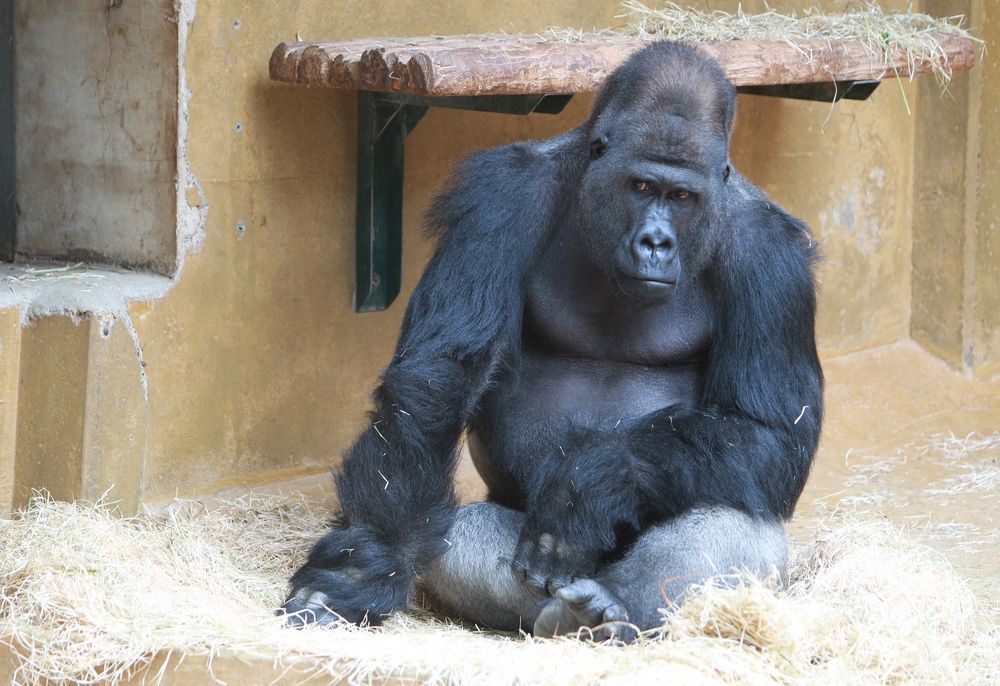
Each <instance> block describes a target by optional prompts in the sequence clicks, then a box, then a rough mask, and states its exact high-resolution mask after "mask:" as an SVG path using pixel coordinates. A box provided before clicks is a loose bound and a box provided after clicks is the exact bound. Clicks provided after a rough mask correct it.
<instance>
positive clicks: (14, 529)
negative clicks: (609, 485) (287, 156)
mask: <svg viewBox="0 0 1000 686" xmlns="http://www.w3.org/2000/svg"><path fill="white" fill-rule="evenodd" d="M327 514H328V513H327V512H325V511H323V510H322V509H320V508H317V507H315V506H313V505H310V504H309V503H308V502H306V501H305V500H301V499H291V498H279V497H256V496H254V497H249V496H248V497H244V498H241V499H238V500H233V501H229V502H227V503H225V504H223V505H222V506H220V507H218V508H215V509H212V510H211V511H208V510H206V509H205V508H203V507H201V506H199V504H198V503H193V502H179V503H177V504H176V505H175V506H174V507H172V508H171V509H170V510H169V512H168V513H167V514H166V515H160V516H140V517H134V518H119V517H117V516H116V515H115V513H114V512H113V509H112V508H111V507H109V506H107V505H103V504H97V505H90V504H84V503H61V502H53V501H51V500H49V499H46V498H42V497H39V498H36V499H35V501H34V502H33V503H32V504H31V506H30V507H29V508H27V509H26V510H25V511H23V512H20V513H17V514H15V515H14V516H13V517H12V518H10V519H4V520H0V640H2V641H3V642H4V643H6V644H7V645H8V646H10V647H11V649H12V650H13V651H14V652H15V653H16V654H17V655H18V656H19V660H20V664H19V667H18V672H17V679H18V681H19V683H25V684H33V683H40V682H42V681H44V680H49V681H50V682H55V683H64V682H74V683H76V682H84V683H94V682H96V681H99V680H103V681H107V682H110V683H115V682H117V681H120V680H122V679H124V678H126V677H127V676H129V675H131V674H134V673H136V672H137V671H140V670H142V669H143V668H144V667H145V666H147V665H148V664H149V662H150V661H151V659H152V658H153V656H154V655H156V654H160V655H162V654H163V653H165V652H172V653H174V654H178V655H187V656H191V655H218V654H226V655H232V654H234V653H235V654H236V655H240V654H244V655H254V656H260V655H265V656H275V661H276V664H278V665H280V664H282V663H283V662H289V661H291V660H293V659H294V661H295V665H296V669H299V670H301V669H303V667H302V665H303V662H305V663H306V664H307V666H308V671H314V672H316V673H319V674H326V675H330V676H333V677H338V678H345V679H347V680H349V681H351V682H353V683H361V682H365V683H367V682H369V681H371V680H376V679H378V678H382V677H389V676H395V677H407V678H414V679H420V680H425V681H427V682H429V683H438V684H452V683H470V684H471V683H475V684H481V683H496V684H513V683H518V684H529V683H559V684H570V683H584V682H593V681H596V680H601V681H602V682H608V683H615V682H620V683H643V682H644V680H646V679H652V678H653V677H654V676H655V677H656V678H657V679H660V680H662V679H664V678H668V677H673V678H675V679H676V680H677V681H678V683H685V684H692V683H742V684H807V683H808V684H826V683H828V684H846V683H871V684H902V683H918V682H919V683H962V684H973V683H989V682H990V681H991V680H994V679H1000V643H998V633H1000V631H998V627H997V626H996V625H995V624H991V620H990V619H989V618H988V615H987V613H986V612H985V610H984V609H983V608H981V607H980V605H979V603H978V602H977V599H976V598H975V596H974V595H973V593H972V592H971V591H970V590H969V587H968V586H967V585H966V583H965V582H964V581H963V580H962V579H961V578H960V577H959V576H958V575H957V574H956V573H955V572H954V571H953V570H952V568H951V567H950V565H949V564H948V562H947V561H946V560H945V559H943V558H942V557H941V556H939V555H938V554H936V553H934V552H933V551H931V550H930V549H928V548H926V547H923V546H920V545H918V544H916V543H914V542H912V541H911V540H909V539H908V538H907V537H906V536H905V535H904V534H902V533H900V532H899V531H897V530H894V529H893V528H891V527H890V526H888V525H887V524H885V523H884V522H879V521H867V522H855V523H832V522H827V524H828V526H826V527H824V528H823V529H821V530H819V531H817V534H816V536H815V542H813V543H811V544H810V545H808V546H807V547H806V548H804V549H803V550H801V551H800V552H799V554H798V556H797V558H796V561H795V562H794V564H793V570H792V583H791V585H790V587H789V588H788V589H786V590H784V591H780V592H775V591H774V590H772V589H770V588H768V587H767V586H766V585H764V584H762V583H759V582H747V583H746V585H745V586H743V587H741V588H738V589H735V590H723V589H719V588H706V589H703V590H702V591H701V592H700V593H698V594H697V595H695V596H694V597H693V598H692V599H691V600H690V601H689V602H688V603H686V604H685V605H684V606H683V608H681V609H680V610H679V611H678V612H676V613H675V614H673V615H672V616H671V617H670V619H669V620H668V629H669V637H668V638H666V639H664V640H644V641H641V642H640V643H638V644H636V645H632V646H629V647H626V648H621V647H613V646H598V645H593V644H589V643H585V642H581V641H577V640H573V639H557V640H535V639H532V638H530V637H518V636H515V635H510V634H498V633H488V632H477V631H474V630H469V629H466V628H462V627H461V626H458V625H457V624H454V623H451V622H448V621H446V620H442V619H438V618H434V617H432V616H430V615H428V614H427V613H426V612H421V611H416V612H414V613H408V614H404V615H400V616H397V617H395V618H393V619H392V620H390V621H389V622H388V624H387V625H386V626H385V627H384V628H381V629H376V630H372V629H357V628H354V627H346V626H343V627H333V628H331V629H320V628H309V629H306V630H301V631H296V630H292V629H286V628H284V627H282V626H281V621H280V619H278V618H276V617H274V616H273V609H274V608H275V607H276V606H277V605H278V604H279V603H280V602H281V600H282V598H283V594H284V592H285V580H286V579H287V577H288V575H289V574H290V572H291V571H292V569H293V568H294V567H295V566H296V565H297V564H298V563H300V562H301V560H302V558H303V555H304V554H305V551H306V550H307V548H308V546H309V544H310V543H311V542H312V541H313V540H314V539H315V537H316V536H318V535H319V533H320V532H321V531H323V529H324V528H325V520H326V517H327ZM310 661H311V662H310ZM149 680H150V681H152V682H155V680H156V675H155V674H154V675H152V676H151V677H150V679H149ZM649 683H651V681H649Z"/></svg>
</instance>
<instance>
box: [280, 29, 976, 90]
mask: <svg viewBox="0 0 1000 686" xmlns="http://www.w3.org/2000/svg"><path fill="white" fill-rule="evenodd" d="M939 42H940V44H941V47H942V48H943V49H944V51H945V54H946V55H947V65H948V69H949V70H950V71H952V72H957V71H965V70H967V69H971V68H972V67H973V66H974V65H975V64H976V50H975V47H974V46H973V44H972V41H970V40H968V39H965V38H959V37H954V36H939ZM646 44H647V42H646V41H642V40H639V39H637V38H632V37H628V36H601V37H600V38H595V39H590V40H584V41H581V42H577V43H556V42H550V41H545V40H543V39H542V38H540V37H537V36H524V35H521V36H516V35H477V36H426V37H421V38H365V39H358V40H349V41H336V42H321V43H281V44H280V45H278V46H277V47H276V48H275V49H274V52H273V54H272V55H271V62H270V73H271V78H272V79H275V80H277V81H288V82H292V83H304V84H309V85H312V86H326V87H331V88H352V89H362V90H371V91H382V92H401V93H412V94H415V95H532V94H547V93H580V92H588V91H594V90H597V88H598V87H599V86H600V84H601V82H602V81H603V80H604V79H605V78H606V77H607V75H608V74H609V73H611V71H612V70H613V69H614V68H615V67H617V66H618V65H619V64H621V63H622V62H623V61H624V60H625V59H626V58H627V57H628V56H629V55H631V54H632V53H633V52H635V51H636V50H638V49H640V48H642V47H643V46H644V45H646ZM698 47H699V48H701V49H702V50H704V51H705V52H706V53H708V54H709V55H711V56H712V57H714V58H715V59H716V60H718V62H719V64H721V65H722V68H723V69H724V70H725V71H726V74H728V76H729V78H730V80H731V81H732V82H733V84H735V85H737V86H749V85H775V84H787V83H818V82H825V81H850V80H861V79H882V78H892V77H907V76H910V75H911V73H912V74H913V75H916V74H925V73H928V72H930V71H932V65H931V64H930V63H928V62H917V63H916V64H914V65H912V66H913V69H912V72H911V65H910V64H909V61H908V59H907V57H906V55H905V54H903V53H902V52H896V53H894V54H892V55H891V56H890V59H889V60H888V62H886V60H885V59H884V58H883V55H882V54H881V53H878V54H875V53H872V52H871V51H870V50H869V49H868V48H867V47H866V46H865V45H864V44H863V43H861V42H860V41H855V40H849V41H824V40H814V41H801V42H799V43H797V44H796V45H795V46H792V45H789V44H788V43H784V42H760V43H758V42H750V41H731V42H726V43H701V44H698Z"/></svg>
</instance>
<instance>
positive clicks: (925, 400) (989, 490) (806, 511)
mask: <svg viewBox="0 0 1000 686" xmlns="http://www.w3.org/2000/svg"><path fill="white" fill-rule="evenodd" d="M824 371H825V373H826V379H827V390H826V422H825V424H824V429H823V439H822V442H821V445H820V452H819V456H818V458H817V461H816V465H815V467H814V468H813V473H812V475H811V476H810V479H809V483H808V484H807V486H806V490H805V492H804V493H803V495H802V498H801V500H800V501H799V506H798V511H797V514H796V517H795V519H794V520H793V522H792V525H791V527H790V529H791V534H792V538H793V540H794V539H795V537H796V535H801V534H802V532H804V531H806V530H808V529H809V528H810V527H811V526H812V525H813V524H814V523H815V521H816V519H817V518H819V517H822V516H828V514H829V512H830V511H831V510H833V509H838V508H840V509H842V510H845V511H847V512H858V513H868V514H871V513H879V514H882V515H884V516H885V517H886V518H888V520H889V521H891V522H893V523H895V524H898V525H907V526H908V527H910V530H911V531H912V533H913V534H914V535H915V537H916V538H917V539H918V540H921V541H923V542H925V543H927V544H929V545H930V546H932V547H934V548H936V549H938V550H940V551H941V552H942V553H944V554H945V555H946V556H947V557H948V558H949V559H950V560H951V562H952V564H954V565H955V567H956V569H957V570H958V571H959V572H960V573H961V574H962V575H963V576H966V577H967V578H968V579H969V580H970V582H971V583H972V585H973V587H974V588H975V590H976V591H977V592H978V593H979V595H980V597H982V598H984V599H990V600H992V601H993V602H994V603H995V602H996V601H997V600H1000V593H998V590H1000V379H994V380H992V381H976V380H972V379H969V378H966V377H964V376H962V375H960V374H958V373H956V372H954V371H952V370H951V369H950V368H949V367H947V366H946V365H945V364H944V363H943V362H941V361H940V360H938V359H936V358H934V357H932V356H931V355H929V354H928V353H926V352H925V351H923V350H922V349H921V348H920V347H918V346H917V345H915V344H913V343H910V342H906V343H899V344H895V345H891V346H886V347H883V348H878V349H874V350H868V351H863V352H860V353H855V354H851V355H846V356H843V357H839V358H836V359H832V360H827V361H826V362H825V364H824Z"/></svg>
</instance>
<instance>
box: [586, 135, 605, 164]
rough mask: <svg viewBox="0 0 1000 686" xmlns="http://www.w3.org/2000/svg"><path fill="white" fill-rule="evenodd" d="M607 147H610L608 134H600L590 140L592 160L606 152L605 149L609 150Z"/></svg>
mask: <svg viewBox="0 0 1000 686" xmlns="http://www.w3.org/2000/svg"><path fill="white" fill-rule="evenodd" d="M607 148H608V137H607V136H599V137H597V138H595V139H594V140H592V141H590V159H592V160H596V159H598V158H599V157H600V156H601V155H603V154H604V151H605V150H607Z"/></svg>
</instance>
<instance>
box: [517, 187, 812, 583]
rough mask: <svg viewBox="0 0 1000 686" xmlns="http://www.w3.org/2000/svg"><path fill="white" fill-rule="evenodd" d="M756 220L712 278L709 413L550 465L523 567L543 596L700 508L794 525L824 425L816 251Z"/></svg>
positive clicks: (665, 414)
mask: <svg viewBox="0 0 1000 686" xmlns="http://www.w3.org/2000/svg"><path fill="white" fill-rule="evenodd" d="M755 204H756V203H755ZM756 206H757V211H752V212H749V213H741V214H743V216H744V217H745V218H744V220H743V221H740V222H739V223H738V224H739V225H736V226H733V227H732V228H733V231H732V234H731V235H733V236H738V237H739V240H740V243H739V245H736V243H735V240H730V241H729V242H728V243H727V246H726V247H725V248H723V250H721V251H720V254H719V256H718V259H717V262H716V264H715V265H713V266H712V267H710V269H711V270H712V271H711V276H712V279H713V281H714V282H713V288H712V290H713V291H714V292H715V294H716V295H715V297H716V298H717V299H718V301H719V302H718V311H719V313H720V314H719V321H718V322H717V323H716V333H715V335H714V337H713V341H712V343H711V348H710V350H709V352H708V368H707V372H706V378H705V383H704V390H703V393H702V399H701V402H700V403H699V406H698V407H696V408H694V409H682V408H670V407H668V408H664V409H662V410H658V411H656V412H652V413H650V414H648V415H646V416H644V417H642V418H640V419H638V420H635V421H634V422H632V423H631V424H630V425H629V426H627V427H624V428H623V429H621V430H619V431H616V432H608V433H593V434H591V435H589V436H587V437H585V438H584V439H583V440H582V441H581V442H580V443H579V445H578V446H577V447H576V448H575V449H574V450H572V451H567V453H568V458H561V459H560V455H559V454H557V455H554V456H552V457H551V458H550V459H549V460H548V461H547V462H546V466H547V469H546V470H545V473H544V474H543V475H542V476H541V477H540V479H539V481H538V482H537V484H536V488H535V489H534V491H533V502H532V509H531V511H530V513H529V519H528V521H527V523H526V525H525V527H524V530H523V532H522V535H521V539H520V543H519V546H518V550H517V553H516V555H515V558H514V567H515V569H516V570H519V571H520V572H521V573H522V574H524V575H525V576H526V578H527V579H528V581H529V582H530V583H532V584H533V585H535V586H536V587H538V588H546V586H548V587H549V590H551V587H552V586H553V585H554V586H555V587H558V586H559V585H561V584H564V583H566V582H567V581H568V580H569V579H571V578H573V577H580V576H586V575H588V574H590V573H592V572H593V569H594V568H595V567H596V565H597V563H598V561H599V560H600V558H601V557H602V556H603V555H604V554H606V553H608V552H609V551H611V550H613V549H615V548H616V547H617V545H618V544H619V540H618V537H619V535H620V534H621V533H623V532H627V531H629V530H632V531H638V530H640V529H641V528H643V527H644V526H645V525H646V523H648V522H649V521H655V520H658V519H664V518H669V517H672V516H675V515H677V514H680V513H682V512H684V511H685V510H688V509H690V508H692V507H695V506H705V505H713V504H716V505H726V506H729V507H734V508H737V509H740V510H743V511H745V512H747V513H749V514H751V515H753V516H757V517H762V518H782V519H787V518H788V517H790V516H791V514H792V510H793V509H794V506H795V502H796V500H797V498H798V496H799V494H800V493H801V491H802V488H803V486H804V484H805V479H806V476H807V475H808V472H809V467H810V464H811V462H812V458H813V455H814V454H815V451H816V446H817V444H818V441H819V433H820V424H821V421H822V386H823V379H822V371H821V369H820V365H819V360H818V358H817V355H816V346H815V334H814V318H815V294H814V287H813V282H812V275H811V261H812V254H811V252H812V251H811V247H809V246H806V245H805V240H806V238H807V236H808V233H807V229H806V228H805V227H804V226H803V225H802V224H800V223H799V222H797V221H796V220H794V219H792V218H791V217H789V216H788V215H786V214H785V213H784V212H783V211H782V210H780V209H778V208H776V207H775V206H773V205H770V204H767V203H766V202H765V201H764V200H763V199H761V202H760V203H759V204H756Z"/></svg>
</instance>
